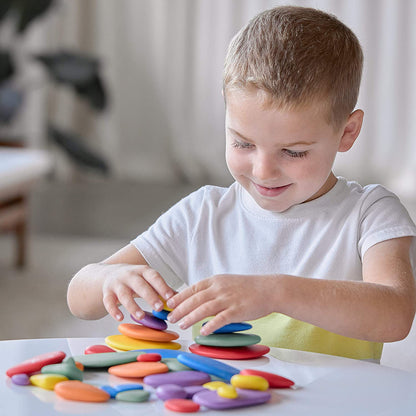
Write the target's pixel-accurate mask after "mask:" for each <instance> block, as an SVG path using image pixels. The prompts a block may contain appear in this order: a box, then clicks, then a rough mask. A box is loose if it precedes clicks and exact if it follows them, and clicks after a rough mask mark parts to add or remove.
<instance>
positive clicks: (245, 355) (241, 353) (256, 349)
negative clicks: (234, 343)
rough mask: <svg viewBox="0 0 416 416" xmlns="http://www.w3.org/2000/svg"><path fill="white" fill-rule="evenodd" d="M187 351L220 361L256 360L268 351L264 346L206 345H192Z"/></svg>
mask: <svg viewBox="0 0 416 416" xmlns="http://www.w3.org/2000/svg"><path fill="white" fill-rule="evenodd" d="M189 351H191V352H192V353H194V354H197V355H203V356H205V357H210V358H217V359H220V360H221V359H222V360H249V359H251V358H258V357H261V356H262V355H264V354H267V353H268V352H269V351H270V348H269V347H268V346H266V345H260V344H256V345H249V346H247V347H209V346H206V345H200V344H192V345H190V346H189Z"/></svg>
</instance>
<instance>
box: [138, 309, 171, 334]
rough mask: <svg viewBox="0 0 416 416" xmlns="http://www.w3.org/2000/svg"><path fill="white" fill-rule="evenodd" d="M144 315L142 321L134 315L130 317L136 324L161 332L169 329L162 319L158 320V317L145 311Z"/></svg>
mask: <svg viewBox="0 0 416 416" xmlns="http://www.w3.org/2000/svg"><path fill="white" fill-rule="evenodd" d="M144 313H145V315H144V318H142V319H137V318H135V317H134V316H133V315H130V317H131V319H133V321H134V322H137V323H139V324H142V325H144V326H147V327H148V328H152V329H157V330H159V331H164V330H165V329H166V328H167V327H168V324H167V323H166V322H165V321H163V320H162V319H159V318H156V316H153V315H152V314H151V313H150V312H146V311H145V312H144Z"/></svg>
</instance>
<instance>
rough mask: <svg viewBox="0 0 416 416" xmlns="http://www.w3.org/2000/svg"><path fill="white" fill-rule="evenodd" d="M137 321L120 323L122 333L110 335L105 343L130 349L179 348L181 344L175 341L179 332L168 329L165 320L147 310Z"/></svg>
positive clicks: (112, 346)
mask: <svg viewBox="0 0 416 416" xmlns="http://www.w3.org/2000/svg"><path fill="white" fill-rule="evenodd" d="M131 318H132V319H133V320H134V321H135V322H137V323H129V324H127V323H126V324H120V325H119V326H118V330H119V331H120V333H121V335H110V336H108V337H107V338H106V339H105V343H106V344H107V345H108V346H109V347H111V348H115V349H117V350H121V351H129V350H139V349H172V350H179V349H180V348H181V345H180V344H179V343H177V342H173V341H174V340H175V339H178V338H179V334H177V333H176V332H174V331H169V330H167V323H166V322H165V320H163V319H160V318H157V317H155V316H153V315H152V314H151V313H150V312H145V316H144V318H142V319H140V320H137V319H136V318H134V317H133V316H131Z"/></svg>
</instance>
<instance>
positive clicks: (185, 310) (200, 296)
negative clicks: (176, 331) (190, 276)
mask: <svg viewBox="0 0 416 416" xmlns="http://www.w3.org/2000/svg"><path fill="white" fill-rule="evenodd" d="M193 290H197V289H196V288H192V289H191V291H189V292H188V293H192V291H193ZM214 298H215V297H214V295H213V293H211V291H209V290H203V291H198V292H196V293H193V294H191V295H190V296H189V297H188V298H186V299H185V300H184V301H183V302H181V303H180V304H179V305H178V306H177V307H176V308H175V309H174V310H173V311H172V312H171V313H170V314H169V315H168V320H169V322H171V323H175V322H178V321H179V320H182V319H183V318H184V317H185V316H187V315H189V314H190V313H191V312H192V311H195V310H196V309H197V308H199V307H201V306H202V305H204V304H206V303H207V302H210V301H212V300H213V299H214Z"/></svg>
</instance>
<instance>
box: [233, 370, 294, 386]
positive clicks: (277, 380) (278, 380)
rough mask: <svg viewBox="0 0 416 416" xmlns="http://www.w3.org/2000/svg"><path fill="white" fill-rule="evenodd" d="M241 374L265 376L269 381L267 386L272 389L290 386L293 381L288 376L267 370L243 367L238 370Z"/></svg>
mask: <svg viewBox="0 0 416 416" xmlns="http://www.w3.org/2000/svg"><path fill="white" fill-rule="evenodd" d="M240 374H243V375H253V376H260V377H263V378H265V379H266V380H267V381H268V382H269V387H270V388H272V389H285V388H289V387H292V386H293V385H294V384H295V383H294V382H293V381H292V380H289V379H288V378H285V377H282V376H279V375H277V374H273V373H269V372H267V371H260V370H252V369H244V370H241V371H240Z"/></svg>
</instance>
